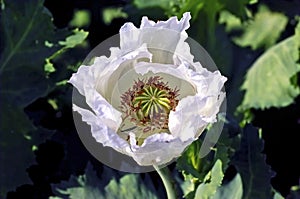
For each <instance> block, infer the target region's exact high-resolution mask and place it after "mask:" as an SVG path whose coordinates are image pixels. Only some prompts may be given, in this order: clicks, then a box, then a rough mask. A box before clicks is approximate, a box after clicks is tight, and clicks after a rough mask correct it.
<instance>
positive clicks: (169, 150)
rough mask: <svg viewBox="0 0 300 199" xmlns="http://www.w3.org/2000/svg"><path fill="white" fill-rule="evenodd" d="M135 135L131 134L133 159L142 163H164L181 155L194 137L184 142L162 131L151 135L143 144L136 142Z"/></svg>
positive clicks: (145, 164) (146, 164)
mask: <svg viewBox="0 0 300 199" xmlns="http://www.w3.org/2000/svg"><path fill="white" fill-rule="evenodd" d="M134 136H135V135H134V134H131V135H130V143H131V150H132V151H133V154H132V157H133V159H134V160H135V161H136V162H137V163H138V164H140V165H143V166H149V165H163V164H166V163H169V162H170V161H172V160H173V159H174V158H177V157H179V156H180V155H181V153H182V152H183V151H184V149H185V148H186V147H187V146H188V145H190V144H191V143H192V142H193V140H194V139H190V140H187V141H186V142H182V141H181V140H180V139H178V138H175V137H174V136H172V135H170V134H167V133H161V134H155V135H152V136H149V137H148V138H147V139H146V140H145V141H144V143H143V144H142V145H141V146H138V145H136V144H135V137H134Z"/></svg>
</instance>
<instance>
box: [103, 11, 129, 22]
mask: <svg viewBox="0 0 300 199" xmlns="http://www.w3.org/2000/svg"><path fill="white" fill-rule="evenodd" d="M127 17H128V15H127V13H125V12H123V11H122V8H106V9H104V10H103V21H104V23H105V24H107V25H109V24H110V23H111V22H112V21H113V20H114V19H115V18H127Z"/></svg>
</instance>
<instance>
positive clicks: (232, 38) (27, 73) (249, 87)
mask: <svg viewBox="0 0 300 199" xmlns="http://www.w3.org/2000/svg"><path fill="white" fill-rule="evenodd" d="M0 5H1V12H0V21H1V26H0V106H1V108H0V110H1V113H0V122H1V126H0V198H9V199H10V198H49V197H50V196H51V197H53V198H54V197H55V195H56V197H58V198H65V197H63V196H59V194H61V193H58V192H57V191H56V190H57V188H60V189H67V188H70V187H74V186H76V187H79V188H78V189H77V190H75V191H74V190H73V191H74V192H72V190H70V189H67V190H68V194H69V195H70V194H71V195H72V194H74V193H75V195H76V194H77V196H78V198H80V196H83V195H84V194H87V192H91V193H93V194H94V195H95V194H99V196H100V195H101V194H102V195H101V196H103V198H105V194H104V195H103V193H105V192H111V193H113V192H114V191H116V190H119V191H120V189H121V188H123V189H126V186H125V185H126V184H128V183H129V184H133V185H135V186H138V187H140V188H139V191H136V192H138V193H135V194H137V195H132V196H131V195H127V197H128V198H135V197H136V198H155V197H156V198H165V192H164V189H163V188H162V183H161V181H160V179H159V177H158V175H157V174H156V173H155V172H151V173H148V174H141V175H134V174H126V173H122V172H118V171H115V170H112V169H109V168H107V167H106V166H104V165H102V164H101V163H99V162H98V161H97V160H96V159H94V158H93V157H92V156H91V155H90V154H89V152H88V151H87V150H86V149H85V147H84V146H83V145H82V143H81V141H80V139H79V137H78V135H77V132H76V129H75V127H74V123H73V118H72V99H71V97H72V86H71V85H70V84H68V83H67V80H68V79H69V78H70V77H71V74H72V73H74V72H76V71H77V68H78V67H79V66H80V64H81V62H82V61H83V60H84V58H85V57H86V56H87V55H88V53H89V52H90V51H91V50H92V49H93V48H94V47H95V46H97V45H98V44H99V43H101V42H102V41H104V40H105V39H107V38H109V37H111V36H113V35H115V34H118V32H119V29H120V27H121V26H122V25H123V24H124V23H125V22H129V21H130V22H133V23H134V24H135V25H136V26H137V27H139V25H140V21H141V18H142V16H148V18H149V19H152V20H154V21H157V20H167V19H168V18H169V17H171V16H178V17H179V18H181V17H182V14H183V13H184V12H191V15H192V20H191V21H190V22H191V27H190V28H189V30H188V31H187V32H188V34H189V36H190V37H191V38H193V39H195V40H196V41H197V42H199V43H200V44H201V45H202V46H203V47H204V48H205V49H206V50H207V51H208V53H209V54H210V55H211V57H212V58H213V60H214V61H215V63H216V65H217V66H218V68H219V70H220V71H221V73H222V74H223V75H224V76H226V77H227V78H228V82H227V83H226V91H227V118H228V120H230V121H234V122H233V123H234V125H237V126H238V124H240V126H244V125H245V124H246V123H247V122H251V123H252V124H253V126H255V127H258V128H260V129H261V130H262V134H261V135H262V138H263V140H264V148H263V151H262V153H263V154H265V156H263V157H264V158H265V161H266V163H267V164H268V165H269V166H270V168H271V169H272V171H273V172H272V174H271V176H273V177H272V178H271V177H270V179H271V185H272V187H273V188H272V189H274V190H276V191H277V192H279V193H280V194H281V195H282V196H283V197H290V198H296V197H299V195H300V194H299V177H300V163H299V157H300V155H299V153H300V150H299V149H300V147H299V144H300V143H299V133H300V105H299V104H300V97H299V93H300V91H299V70H300V66H299V63H300V59H299V54H300V53H299V52H300V51H299V49H300V28H299V27H300V26H299V25H298V28H297V24H298V23H299V21H300V20H299V16H300V1H299V0H276V1H272V0H237V1H232V0H211V1H208V0H168V1H167V0H161V1H159V0H151V1H146V0H131V1H129V0H127V1H125V0H123V1H121V0H109V1H108V0H107V1H105V0H59V1H58V0H45V1H42V0H26V1H21V0H1V1H0ZM230 128H235V127H230ZM236 128H239V127H236ZM233 150H237V149H236V148H234V147H233ZM203 164H204V163H203ZM232 164H233V165H234V163H232ZM170 168H171V169H173V170H174V176H177V178H178V181H180V180H181V181H182V180H183V177H182V175H180V173H178V171H177V173H176V171H175V170H176V169H175V168H181V167H180V166H179V167H178V165H176V163H173V164H172V165H170ZM257 169H259V168H257ZM179 170H180V169H179ZM235 173H236V169H235V168H234V166H232V165H231V163H229V165H228V168H227V170H226V172H225V179H227V180H228V181H229V180H230V179H232V178H233V176H234V175H235ZM275 173H276V174H275ZM93 176H94V177H93ZM97 176H98V177H97ZM111 176H114V178H113V179H115V182H114V183H115V184H114V183H113V182H112V180H111V179H112V178H111ZM99 179H100V180H99ZM120 179H122V180H123V181H121V180H120ZM108 183H109V184H110V185H109V187H108V186H107V184H108ZM122 183H123V184H122ZM111 184H112V185H111ZM95 187H98V188H99V190H97V189H95ZM104 187H106V188H104ZM107 187H108V188H107ZM149 190H150V191H149ZM98 192H99V193H98ZM80 194H83V195H80ZM143 194H144V195H143ZM297 194H298V195H297ZM84 196H85V197H86V198H92V197H91V195H90V196H89V195H84ZM117 196H118V195H116V196H115V197H116V198H117ZM150 196H151V197H150ZM122 197H124V198H126V197H125V196H122ZM120 198H121V196H120Z"/></svg>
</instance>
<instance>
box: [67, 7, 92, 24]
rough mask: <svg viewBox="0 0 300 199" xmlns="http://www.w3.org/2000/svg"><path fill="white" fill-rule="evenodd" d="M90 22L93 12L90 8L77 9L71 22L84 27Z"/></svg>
mask: <svg viewBox="0 0 300 199" xmlns="http://www.w3.org/2000/svg"><path fill="white" fill-rule="evenodd" d="M90 23H91V13H90V12H89V11H88V10H77V11H75V13H74V17H73V19H72V20H71V21H70V23H69V24H70V26H73V27H77V28H82V27H86V26H88V25H90Z"/></svg>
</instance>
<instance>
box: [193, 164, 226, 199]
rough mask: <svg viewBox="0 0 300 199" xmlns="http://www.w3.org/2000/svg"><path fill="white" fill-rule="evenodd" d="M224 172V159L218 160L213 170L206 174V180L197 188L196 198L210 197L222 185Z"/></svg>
mask: <svg viewBox="0 0 300 199" xmlns="http://www.w3.org/2000/svg"><path fill="white" fill-rule="evenodd" d="M223 177H224V174H223V171H222V161H221V160H217V161H216V163H215V165H214V166H213V168H212V170H211V171H210V172H209V173H208V174H207V175H206V176H205V180H206V181H205V182H204V183H202V184H200V185H199V186H198V188H197V190H196V194H195V199H209V198H210V197H212V196H213V195H214V194H215V193H216V191H217V188H218V187H219V186H220V185H221V183H222V180H223Z"/></svg>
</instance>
